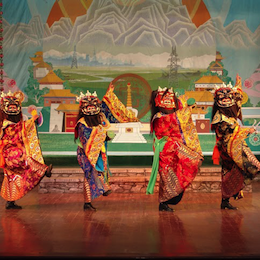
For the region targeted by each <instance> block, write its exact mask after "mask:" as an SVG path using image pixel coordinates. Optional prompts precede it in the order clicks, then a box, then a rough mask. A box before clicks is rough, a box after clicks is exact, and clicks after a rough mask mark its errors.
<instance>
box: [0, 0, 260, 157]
mask: <svg viewBox="0 0 260 260" xmlns="http://www.w3.org/2000/svg"><path fill="white" fill-rule="evenodd" d="M1 8H2V13H1V20H2V23H1V26H2V29H3V31H2V32H1V33H2V35H3V39H2V44H3V56H2V57H1V58H2V63H1V64H2V65H1V66H2V67H1V71H2V74H1V77H2V83H1V90H2V91H4V92H7V91H9V90H11V91H15V90H17V89H20V90H21V91H23V92H24V94H25V96H26V99H25V102H24V103H23V107H24V108H23V114H24V117H28V116H29V114H28V113H27V107H28V106H29V105H35V106H36V107H37V109H38V111H39V112H41V113H42V114H43V116H44V123H43V124H42V126H41V127H40V128H39V131H40V134H41V136H40V137H41V142H42V144H43V150H44V149H47V151H49V150H52V151H64V150H67V149H69V150H71V151H74V149H75V147H74V146H73V145H72V146H71V143H73V142H71V136H72V131H73V128H74V124H75V118H76V114H77V111H78V103H77V101H76V97H77V95H79V94H80V92H86V91H87V90H89V91H90V92H94V91H96V92H97V93H98V97H99V98H100V99H102V97H103V95H104V94H105V92H106V89H107V87H108V85H109V83H110V82H113V83H114V85H115V92H116V94H117V95H118V96H119V98H120V99H121V100H122V101H123V102H124V104H125V105H126V106H127V107H129V108H130V109H133V110H134V111H135V112H136V113H137V115H138V118H139V119H140V124H136V125H131V126H129V125H114V126H112V127H111V133H110V134H111V136H112V137H116V138H114V143H116V142H118V143H141V144H142V146H140V147H141V148H140V147H139V148H138V149H137V148H136V149H137V151H140V150H141V151H147V152H149V153H151V150H152V147H151V138H150V136H149V130H150V128H149V120H150V111H149V98H150V93H151V91H152V90H154V89H157V88H158V86H161V87H165V86H170V87H173V88H174V89H175V91H176V92H178V94H179V95H180V94H184V93H185V94H186V95H188V96H190V97H193V98H195V100H196V103H197V107H196V109H194V111H193V119H194V123H195V124H196V127H197V130H198V132H199V133H201V134H203V135H200V138H202V139H203V142H202V149H203V151H204V152H205V153H211V152H212V151H211V149H212V145H213V144H214V141H215V139H214V137H213V136H212V133H211V132H210V130H209V125H210V116H211V107H212V104H213V96H212V93H211V92H212V90H213V88H214V85H215V84H216V85H219V84H222V83H225V84H228V83H229V82H231V83H233V84H234V82H235V79H236V75H237V74H239V75H240V77H241V78H242V84H243V91H244V96H245V99H244V102H243V103H244V104H243V115H244V123H245V124H247V125H256V124H257V123H258V122H259V117H260V110H259V108H260V26H259V25H260V16H259V13H260V1H258V0H105V1H104V0H2V6H1ZM205 90H206V91H205ZM47 133H48V135H47ZM126 133H128V134H129V133H130V134H132V135H128V136H126V135H125V134H126ZM50 134H52V135H53V136H54V139H55V140H57V138H58V137H57V136H56V135H58V134H61V135H63V137H62V138H63V139H62V140H63V141H64V140H65V138H68V139H67V140H68V141H67V142H68V143H67V144H69V145H66V147H65V146H62V145H61V144H60V143H58V144H57V143H56V144H55V145H53V142H52V141H51V142H50V141H49V140H51V137H50V136H51V135H50ZM66 134H68V137H67V135H66ZM205 134H206V137H205ZM202 139H201V140H202ZM115 140H117V141H115ZM249 141H250V144H251V146H253V149H254V151H256V153H257V152H259V145H260V138H259V135H255V136H253V137H252V138H251V140H249ZM112 142H113V141H112ZM61 143H62V142H61ZM145 145H148V146H147V148H145ZM52 146H53V147H52ZM54 146H55V147H54ZM69 146H70V147H71V148H68V147H69ZM45 147H46V148H45ZM47 147H48V148H47ZM120 147H122V145H121V146H120ZM124 147H125V148H124V149H123V151H128V150H131V149H132V150H134V149H133V148H131V147H130V146H127V145H126V146H124ZM48 149H49V150H48ZM117 150H120V148H117ZM123 151H122V150H121V152H123ZM134 152H135V151H134Z"/></svg>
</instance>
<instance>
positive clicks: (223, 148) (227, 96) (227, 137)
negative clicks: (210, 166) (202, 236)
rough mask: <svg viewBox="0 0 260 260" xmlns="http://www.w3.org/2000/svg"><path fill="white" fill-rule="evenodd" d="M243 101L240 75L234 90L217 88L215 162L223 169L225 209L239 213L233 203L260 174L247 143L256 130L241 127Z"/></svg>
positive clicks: (222, 204)
mask: <svg viewBox="0 0 260 260" xmlns="http://www.w3.org/2000/svg"><path fill="white" fill-rule="evenodd" d="M242 99H243V92H242V85H241V78H240V76H239V75H237V77H236V84H235V86H234V87H233V86H232V85H231V83H229V84H228V85H225V84H224V83H223V84H222V86H220V87H218V86H215V93H214V105H213V110H212V122H211V129H212V130H214V131H215V133H216V145H215V147H214V151H213V156H212V158H213V162H214V164H220V163H221V166H222V174H221V175H222V184H221V191H222V201H221V205H220V208H221V209H231V210H236V209H237V207H234V206H233V205H231V203H230V202H229V199H230V198H231V197H233V198H234V199H235V200H237V199H241V198H243V188H244V187H245V186H246V185H248V184H250V183H251V181H252V180H253V179H254V178H255V177H256V175H257V174H259V173H260V162H259V161H258V160H257V158H256V157H255V156H254V154H253V153H252V151H251V150H250V148H249V147H248V145H247V143H246V141H245V139H246V138H247V137H248V136H249V135H250V134H252V133H254V132H255V131H256V129H255V128H254V127H244V126H243V125H241V124H242V113H241V106H242ZM239 120H240V122H241V123H239Z"/></svg>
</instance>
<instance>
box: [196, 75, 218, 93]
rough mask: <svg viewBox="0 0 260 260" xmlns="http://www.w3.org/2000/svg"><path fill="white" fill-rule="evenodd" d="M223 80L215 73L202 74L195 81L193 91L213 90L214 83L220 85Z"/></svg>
mask: <svg viewBox="0 0 260 260" xmlns="http://www.w3.org/2000/svg"><path fill="white" fill-rule="evenodd" d="M222 83H223V81H222V80H221V79H220V78H219V77H218V76H217V75H213V76H212V75H204V76H202V77H201V78H199V79H198V80H197V81H195V91H203V90H207V91H210V92H213V91H214V88H215V85H217V86H221V85H222Z"/></svg>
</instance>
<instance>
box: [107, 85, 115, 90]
mask: <svg viewBox="0 0 260 260" xmlns="http://www.w3.org/2000/svg"><path fill="white" fill-rule="evenodd" d="M114 89H115V86H114V85H113V83H110V84H109V86H108V90H109V91H112V92H113V91H114Z"/></svg>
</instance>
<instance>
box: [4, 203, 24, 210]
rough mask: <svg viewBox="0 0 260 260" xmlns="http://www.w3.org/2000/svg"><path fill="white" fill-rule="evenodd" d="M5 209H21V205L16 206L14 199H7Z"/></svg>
mask: <svg viewBox="0 0 260 260" xmlns="http://www.w3.org/2000/svg"><path fill="white" fill-rule="evenodd" d="M5 208H6V209H22V207H21V206H18V205H17V204H16V203H15V201H7V202H6V206H5Z"/></svg>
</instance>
